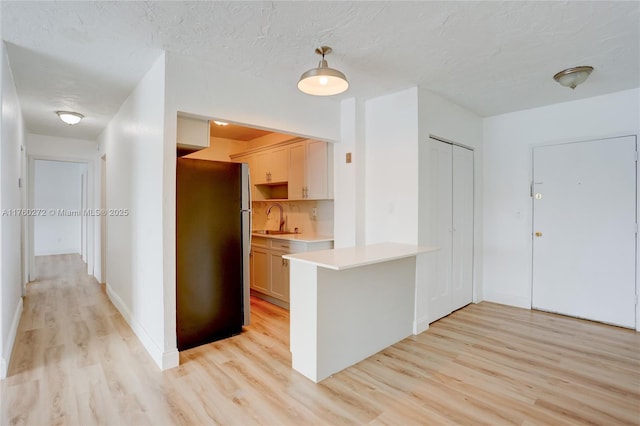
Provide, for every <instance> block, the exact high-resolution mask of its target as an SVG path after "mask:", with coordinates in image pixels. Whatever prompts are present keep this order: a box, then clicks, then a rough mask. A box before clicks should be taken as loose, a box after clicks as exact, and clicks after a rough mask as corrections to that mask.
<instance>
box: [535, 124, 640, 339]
mask: <svg viewBox="0 0 640 426" xmlns="http://www.w3.org/2000/svg"><path fill="white" fill-rule="evenodd" d="M533 180H534V185H533V194H534V198H533V206H534V208H533V286H532V303H531V304H532V308H534V309H541V310H545V311H550V312H556V313H561V314H566V315H571V316H575V317H579V318H586V319H591V320H596V321H601V322H605V323H610V324H616V325H620V326H624V327H634V326H635V259H636V140H635V137H622V138H615V139H605V140H595V141H589V142H581V143H572V144H564V145H554V146H545V147H538V148H535V149H534V150H533Z"/></svg>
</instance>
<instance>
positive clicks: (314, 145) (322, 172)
mask: <svg viewBox="0 0 640 426" xmlns="http://www.w3.org/2000/svg"><path fill="white" fill-rule="evenodd" d="M327 153H328V151H327V142H321V141H314V140H310V141H307V155H306V162H305V164H306V182H307V183H306V186H307V191H306V192H307V197H306V198H308V199H311V200H322V199H326V198H328V182H329V179H328V176H327V175H328V169H329V168H328V155H327Z"/></svg>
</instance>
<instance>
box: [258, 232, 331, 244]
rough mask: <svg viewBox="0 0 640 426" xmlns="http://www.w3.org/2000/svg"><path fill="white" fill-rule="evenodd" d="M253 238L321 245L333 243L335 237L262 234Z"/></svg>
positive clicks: (310, 234)
mask: <svg viewBox="0 0 640 426" xmlns="http://www.w3.org/2000/svg"><path fill="white" fill-rule="evenodd" d="M251 236H252V237H260V238H271V239H274V240H286V241H300V242H301V243H320V242H326V241H333V237H330V236H327V235H319V234H315V233H313V232H302V233H299V234H260V233H256V232H252V233H251Z"/></svg>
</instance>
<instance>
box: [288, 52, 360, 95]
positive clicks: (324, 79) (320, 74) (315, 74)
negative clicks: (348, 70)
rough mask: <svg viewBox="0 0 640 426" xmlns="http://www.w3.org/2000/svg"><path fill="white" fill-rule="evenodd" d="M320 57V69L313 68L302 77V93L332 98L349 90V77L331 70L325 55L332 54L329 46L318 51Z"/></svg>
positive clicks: (300, 83) (300, 82) (300, 84)
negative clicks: (331, 96)
mask: <svg viewBox="0 0 640 426" xmlns="http://www.w3.org/2000/svg"><path fill="white" fill-rule="evenodd" d="M316 53H317V54H318V55H322V60H320V63H318V68H312V69H310V70H309V71H307V72H305V73H304V74H302V75H301V76H300V81H298V89H299V90H300V91H301V92H304V93H307V94H309V95H315V96H330V95H337V94H338V93H342V92H344V91H345V90H347V89H348V88H349V82H347V77H345V76H344V74H343V73H341V72H340V71H338V70H336V69H333V68H329V65H328V64H327V61H326V60H325V59H324V55H328V54H329V53H331V48H330V47H329V46H321V47H319V48H317V49H316Z"/></svg>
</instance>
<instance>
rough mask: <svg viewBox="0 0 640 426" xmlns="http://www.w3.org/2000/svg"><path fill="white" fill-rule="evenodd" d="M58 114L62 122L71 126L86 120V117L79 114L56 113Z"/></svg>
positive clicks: (69, 112)
mask: <svg viewBox="0 0 640 426" xmlns="http://www.w3.org/2000/svg"><path fill="white" fill-rule="evenodd" d="M56 114H58V117H60V120H62V121H64V122H65V123H67V124H68V125H70V126H73V125H74V124H78V123H79V122H80V121H81V120H82V119H83V118H84V115H82V114H80V113H79V112H72V111H56Z"/></svg>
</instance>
